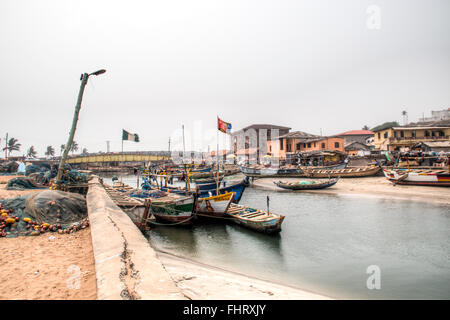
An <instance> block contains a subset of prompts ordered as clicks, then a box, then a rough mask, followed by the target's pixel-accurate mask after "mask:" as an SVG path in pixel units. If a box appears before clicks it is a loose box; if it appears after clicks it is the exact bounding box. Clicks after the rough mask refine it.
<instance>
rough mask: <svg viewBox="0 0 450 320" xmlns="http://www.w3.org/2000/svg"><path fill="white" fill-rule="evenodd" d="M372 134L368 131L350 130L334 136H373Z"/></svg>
mask: <svg viewBox="0 0 450 320" xmlns="http://www.w3.org/2000/svg"><path fill="white" fill-rule="evenodd" d="M373 134H374V132H373V131H370V130H350V131H346V132H342V133H340V134H337V135H336V136H353V135H373Z"/></svg>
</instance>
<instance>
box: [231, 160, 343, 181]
mask: <svg viewBox="0 0 450 320" xmlns="http://www.w3.org/2000/svg"><path fill="white" fill-rule="evenodd" d="M346 165H347V164H346V163H339V164H335V165H331V166H325V167H299V166H282V167H264V166H262V165H252V166H239V169H240V170H241V172H242V173H243V174H244V175H246V176H247V177H254V178H255V177H259V178H261V177H304V176H305V173H304V170H303V168H309V169H321V170H331V169H344V168H345V167H346Z"/></svg>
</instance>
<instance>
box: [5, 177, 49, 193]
mask: <svg viewBox="0 0 450 320" xmlns="http://www.w3.org/2000/svg"><path fill="white" fill-rule="evenodd" d="M41 188H44V187H43V186H41V185H38V184H36V183H35V182H34V181H33V180H32V179H30V178H28V177H17V178H13V179H11V180H9V181H8V184H7V185H6V190H24V189H41Z"/></svg>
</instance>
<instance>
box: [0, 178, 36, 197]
mask: <svg viewBox="0 0 450 320" xmlns="http://www.w3.org/2000/svg"><path fill="white" fill-rule="evenodd" d="M16 177H20V176H0V199H6V198H14V197H20V196H23V195H25V194H30V193H34V192H38V191H39V189H28V190H6V184H7V183H8V181H9V180H10V179H13V178H16Z"/></svg>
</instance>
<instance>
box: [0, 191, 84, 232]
mask: <svg viewBox="0 0 450 320" xmlns="http://www.w3.org/2000/svg"><path fill="white" fill-rule="evenodd" d="M0 213H1V217H0V237H17V236H19V235H39V234H41V233H45V232H50V231H52V232H58V233H71V232H74V231H77V230H80V229H84V228H86V227H87V226H89V222H88V220H87V207H86V200H85V198H84V197H83V196H82V195H80V194H77V193H69V192H63V191H56V190H46V191H42V192H38V193H33V194H30V195H26V196H21V197H16V198H11V199H5V200H0Z"/></svg>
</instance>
